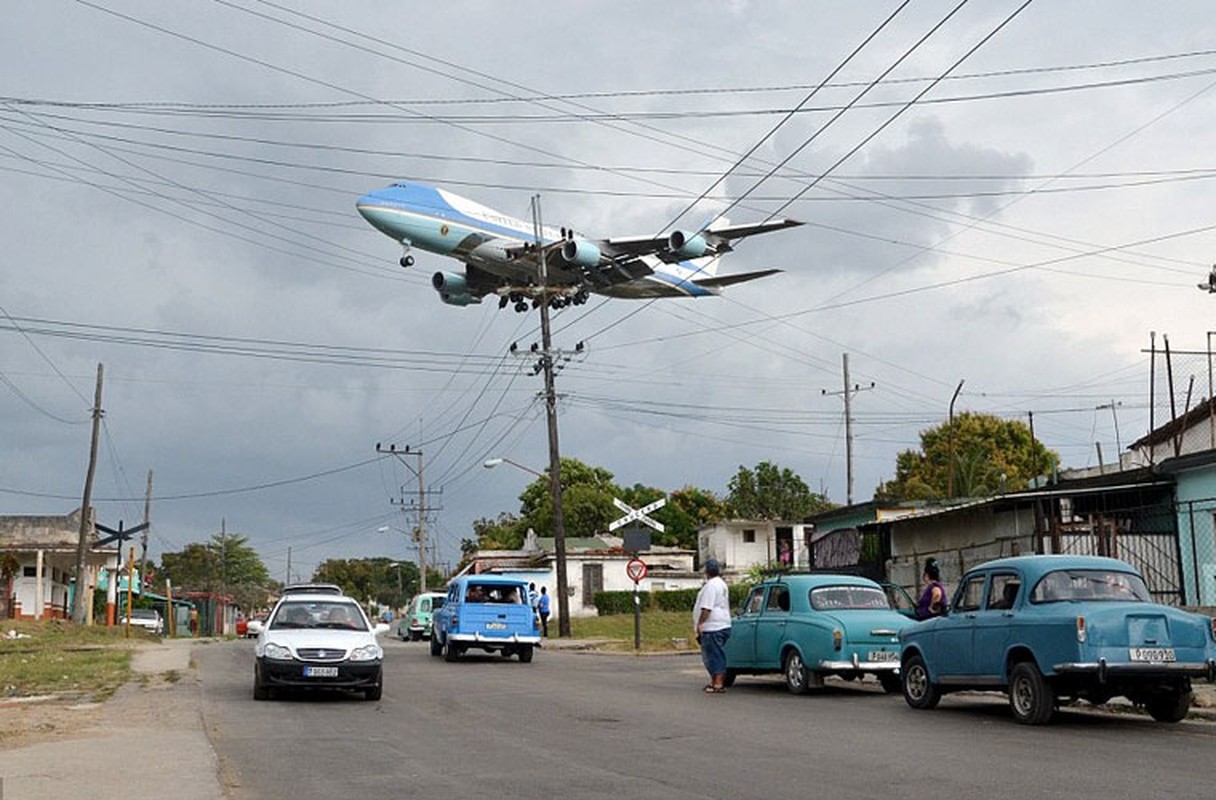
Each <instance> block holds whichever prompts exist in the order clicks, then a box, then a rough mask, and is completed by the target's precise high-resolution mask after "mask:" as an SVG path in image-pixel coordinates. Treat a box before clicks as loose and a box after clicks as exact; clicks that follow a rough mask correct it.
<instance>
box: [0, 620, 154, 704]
mask: <svg viewBox="0 0 1216 800" xmlns="http://www.w3.org/2000/svg"><path fill="white" fill-rule="evenodd" d="M10 631H16V638H9V637H10V636H13V634H10V633H9V632H10ZM124 634H125V628H123V627H113V628H107V627H105V626H104V625H75V624H73V623H70V622H65V621H63V620H41V621H37V622H35V621H15V620H8V621H5V622H3V623H0V695H2V696H3V697H5V698H11V697H36V696H40V695H49V694H54V695H66V696H72V697H78V698H80V699H81V700H92V701H95V702H97V701H101V700H105V699H107V698H109V697H110V695H112V694H114V692H115V691H117V690H118V688H119V687H120V686H122V685H123V684H124V683H126V681H127V679H128V678H129V677H130V674H131V652H132V646H133V645H134V644H135V643H136V642H139V641H149V640H151V639H152V637H151V636H150V634H147V633H145V632H143V631H135V630H132V631H131V638H130V639H127V638H126V637H125V635H124Z"/></svg>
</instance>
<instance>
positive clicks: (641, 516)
mask: <svg viewBox="0 0 1216 800" xmlns="http://www.w3.org/2000/svg"><path fill="white" fill-rule="evenodd" d="M612 504H613V505H614V506H616V507H617V508H619V509H620V510H621V511H624V512H625V516H623V517H621V518H620V519H618V520H614V521H613V522H610V523H608V530H610V531H614V530H616V529H617V528H619V527H621V526H622V525H628V524H629V523H631V522H633V521H635V520H636V521H638V522H640V523H642V524H643V525H649V526H650V527H652V528H654V529H655V530H656V531H659V532H660V533H662V532H663V530H664V529H663V523H661V522H658V521H657V520H653V519H651V518H650V517H648V516H646V515H647V514H649V513H650V512H651V511H654V510H655V509H659V508H662V507H663V506H665V505H667V498H666V497H661V498H659V499H658V500H655V501H654V502H653V503H650V504H648V505H644V506H642V507H641V508H634V507H633V506H631V505H629V504H628V503H626V502H624V501H623V500H618V499H617V498H615V497H614V498H612Z"/></svg>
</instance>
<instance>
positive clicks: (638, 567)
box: [625, 558, 646, 583]
mask: <svg viewBox="0 0 1216 800" xmlns="http://www.w3.org/2000/svg"><path fill="white" fill-rule="evenodd" d="M625 574H626V575H628V576H629V580H631V581H633V582H634V583H638V582H639V581H641V580H642V578H645V577H646V562H645V561H643V560H642V559H640V558H633V559H630V560H629V563H628V564H626V565H625Z"/></svg>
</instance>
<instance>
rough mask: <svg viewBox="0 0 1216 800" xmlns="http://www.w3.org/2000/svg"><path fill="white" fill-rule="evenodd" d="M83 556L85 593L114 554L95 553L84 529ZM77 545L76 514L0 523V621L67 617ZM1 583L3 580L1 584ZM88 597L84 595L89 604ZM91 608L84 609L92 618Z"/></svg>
mask: <svg viewBox="0 0 1216 800" xmlns="http://www.w3.org/2000/svg"><path fill="white" fill-rule="evenodd" d="M87 540H88V542H89V545H90V546H89V549H88V550H87V552H86V553H85V573H86V575H85V585H86V587H87V588H86V591H90V592H91V591H92V589H93V588H94V587H95V586H96V585H97V572H98V569H99V568H100V567H102V566H105V565H107V564H113V563H114V561H115V557H116V555H117V552H118V549H117V548H116V547H114V546H110V547H97V546H96V544H95V543H96V541H97V531H96V529H95V528H93V526H92V525H89V531H88V534H87ZM79 541H80V511H79V510H77V511H73V512H72V513H71V514H68V515H67V516H63V517H52V516H6V517H0V565H2V566H3V571H2V572H0V575H2V576H3V577H2V578H0V594H2V595H3V596H2V597H0V618H5V617H8V618H15V619H44V618H48V617H50V618H56V617H57V618H66V617H70V616H71V613H72V609H71V607H70V605H69V603H70V598H71V584H72V583H73V581H74V578H73V575H74V573H75V571H76V548H77V544H78V543H79ZM4 578H7V580H4ZM91 597H92V595H91V594H90V600H91ZM92 608H93V604H92V602H89V603H88V604H87V606H86V609H87V610H88V612H89V613H90V616H91V613H92Z"/></svg>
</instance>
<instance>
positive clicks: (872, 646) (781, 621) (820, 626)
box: [726, 575, 912, 694]
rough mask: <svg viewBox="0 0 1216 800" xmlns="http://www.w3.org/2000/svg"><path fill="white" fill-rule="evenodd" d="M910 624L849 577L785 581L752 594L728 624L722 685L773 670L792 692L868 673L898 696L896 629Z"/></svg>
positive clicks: (875, 590)
mask: <svg viewBox="0 0 1216 800" xmlns="http://www.w3.org/2000/svg"><path fill="white" fill-rule="evenodd" d="M910 624H912V620H910V619H909V618H908V617H907V616H904V615H903V614H900V613H898V612H896V611H894V610H893V609H892V608H891V605H890V603H889V601H888V599H887V595H886V593H885V592H884V591H883V588H882V587H881V586H879V585H878V584H877V583H875V582H874V581H872V580H869V579H868V578H862V577H858V576H855V575H785V576H781V577H777V578H770V579H769V580H766V581H764V582H763V583H761V584H760V585H758V586H755V587H753V588H752V590H751V592H750V593H749V594H748V596H747V600H746V601H745V602H744V603H743V607H742V608H740V609H739V613H738V615H737V616H736V617H735V618H734V619H732V620H731V628H730V639H729V640H728V641H727V643H726V684H727V685H728V686H729V685H730V684H732V683H734V681H735V678H736V676H738V675H758V674H762V673H772V672H780V673H782V674H783V675H784V676H785V685H786V688H788V689H789V690H790V691H791V692H793V693H794V694H803V693H805V692H806V691H807V690H808V689H810V688H812V687H818V686H822V685H823V679H824V677H825V676H828V675H836V676H839V677H842V678H846V679H849V680H856V679H859V678H861V677H862V676H864V675H874V676H876V677H877V678H878V680H879V681H880V682H881V683H882V687H883V688H884V689H885V690H887V691H888V692H897V691H899V687H900V682H899V638H898V635H899V631H900V629H901V628H903V627H905V626H906V625H910Z"/></svg>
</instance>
